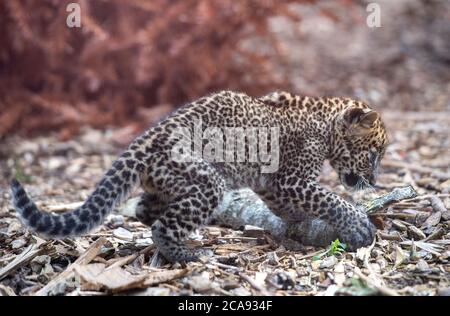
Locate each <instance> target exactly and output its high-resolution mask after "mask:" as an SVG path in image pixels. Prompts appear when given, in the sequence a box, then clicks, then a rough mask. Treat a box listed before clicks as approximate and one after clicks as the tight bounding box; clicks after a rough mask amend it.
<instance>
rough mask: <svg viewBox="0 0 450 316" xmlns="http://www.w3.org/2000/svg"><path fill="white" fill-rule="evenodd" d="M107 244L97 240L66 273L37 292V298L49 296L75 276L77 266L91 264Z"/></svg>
mask: <svg viewBox="0 0 450 316" xmlns="http://www.w3.org/2000/svg"><path fill="white" fill-rule="evenodd" d="M106 242H107V240H106V238H99V239H97V240H96V241H95V242H94V243H93V244H92V245H91V247H89V249H87V250H86V252H85V253H84V254H82V255H81V256H80V257H79V258H78V259H77V260H75V262H74V263H72V264H71V265H70V266H69V267H68V268H67V269H66V270H65V271H64V272H61V273H60V274H59V275H58V276H57V277H56V278H54V279H53V280H51V281H50V282H49V283H47V285H45V286H44V287H43V288H42V289H40V290H39V291H37V292H36V293H35V294H34V295H35V296H46V295H48V294H49V293H50V292H51V291H52V290H53V289H54V288H55V287H56V286H57V285H58V284H59V283H60V282H63V281H64V280H67V279H69V278H71V277H72V276H73V275H74V270H75V268H76V267H77V266H81V265H86V264H88V263H89V262H91V261H92V260H93V259H94V258H95V257H96V256H97V255H98V253H99V252H100V249H101V248H102V246H103V245H104V244H105V243H106Z"/></svg>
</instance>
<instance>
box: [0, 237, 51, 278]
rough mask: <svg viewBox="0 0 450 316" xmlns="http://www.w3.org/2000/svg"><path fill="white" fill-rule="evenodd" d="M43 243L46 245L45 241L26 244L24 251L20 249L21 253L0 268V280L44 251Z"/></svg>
mask: <svg viewBox="0 0 450 316" xmlns="http://www.w3.org/2000/svg"><path fill="white" fill-rule="evenodd" d="M43 245H46V243H44V244H40V245H37V244H33V245H30V246H28V247H27V248H26V249H25V250H24V251H22V253H20V254H19V255H17V256H16V258H15V259H14V260H13V261H11V262H10V263H9V264H8V265H6V266H5V267H3V268H2V269H1V270H0V280H2V279H3V278H5V277H6V276H8V275H9V274H10V273H11V272H13V271H15V270H16V269H17V268H19V267H21V266H23V265H24V264H26V263H28V262H29V261H31V260H33V258H35V257H37V256H39V255H40V254H42V252H43V251H44V248H43V247H42V246H43Z"/></svg>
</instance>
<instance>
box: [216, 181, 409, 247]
mask: <svg viewBox="0 0 450 316" xmlns="http://www.w3.org/2000/svg"><path fill="white" fill-rule="evenodd" d="M416 196H417V193H416V191H415V190H414V188H413V187H412V186H406V187H402V188H396V189H394V190H393V191H392V192H389V193H387V194H385V195H382V196H380V197H378V198H375V199H373V200H372V201H369V202H366V203H363V204H360V205H359V207H360V208H362V209H363V211H365V212H367V213H369V214H370V213H372V212H376V211H379V210H381V209H384V208H386V207H387V206H388V205H391V204H393V203H396V202H398V201H401V200H404V199H409V198H414V197H416ZM213 218H214V220H216V221H217V222H218V224H220V225H225V226H229V227H231V228H233V229H236V230H239V229H242V228H243V227H245V225H252V226H257V227H260V228H262V229H264V230H265V231H267V232H269V233H270V234H271V235H272V236H273V237H275V239H277V240H278V241H280V242H282V243H283V244H284V245H285V246H286V247H287V248H289V249H297V248H301V247H302V246H316V247H325V246H327V245H329V244H330V242H332V241H333V240H335V239H336V238H337V233H336V232H335V230H334V229H333V228H332V227H331V226H329V225H328V224H326V223H325V222H324V221H322V220H318V219H311V218H305V219H304V220H303V221H301V222H289V223H287V222H285V221H284V220H283V219H281V218H280V217H278V216H276V215H275V214H273V213H272V212H271V211H270V210H269V209H268V208H267V206H266V205H265V204H264V202H263V201H262V200H261V199H259V197H258V196H257V195H256V194H255V193H254V192H253V191H251V190H249V189H242V190H237V191H232V192H229V193H227V195H226V196H225V198H224V200H223V203H222V204H221V205H220V206H219V207H218V208H217V209H216V210H215V211H214V213H213Z"/></svg>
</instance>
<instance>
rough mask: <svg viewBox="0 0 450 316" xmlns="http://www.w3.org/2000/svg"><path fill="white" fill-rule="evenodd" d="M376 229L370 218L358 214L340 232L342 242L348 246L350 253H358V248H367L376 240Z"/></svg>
mask: <svg viewBox="0 0 450 316" xmlns="http://www.w3.org/2000/svg"><path fill="white" fill-rule="evenodd" d="M375 232H376V228H375V226H374V225H373V224H372V223H371V222H370V220H369V217H368V216H367V215H366V214H363V213H357V214H355V215H353V216H352V217H351V219H350V223H348V224H346V225H345V226H344V227H343V228H342V229H340V231H339V236H340V239H341V241H342V242H344V243H345V244H347V247H348V250H349V251H356V250H357V249H358V248H361V247H367V246H369V245H370V244H371V243H372V242H373V239H374V238H375Z"/></svg>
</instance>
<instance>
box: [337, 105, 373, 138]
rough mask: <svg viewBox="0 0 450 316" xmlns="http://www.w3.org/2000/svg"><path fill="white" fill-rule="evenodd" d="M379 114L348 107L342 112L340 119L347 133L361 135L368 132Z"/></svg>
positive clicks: (369, 110)
mask: <svg viewBox="0 0 450 316" xmlns="http://www.w3.org/2000/svg"><path fill="white" fill-rule="evenodd" d="M378 117H379V114H378V113H377V112H375V111H374V110H371V109H361V108H357V107H349V108H347V109H345V110H344V113H343V115H342V119H343V122H344V125H345V126H346V127H347V129H348V131H349V132H350V133H351V134H353V135H363V134H365V133H367V132H368V131H370V129H371V128H372V127H373V124H374V123H375V121H376V120H377V119H378Z"/></svg>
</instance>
